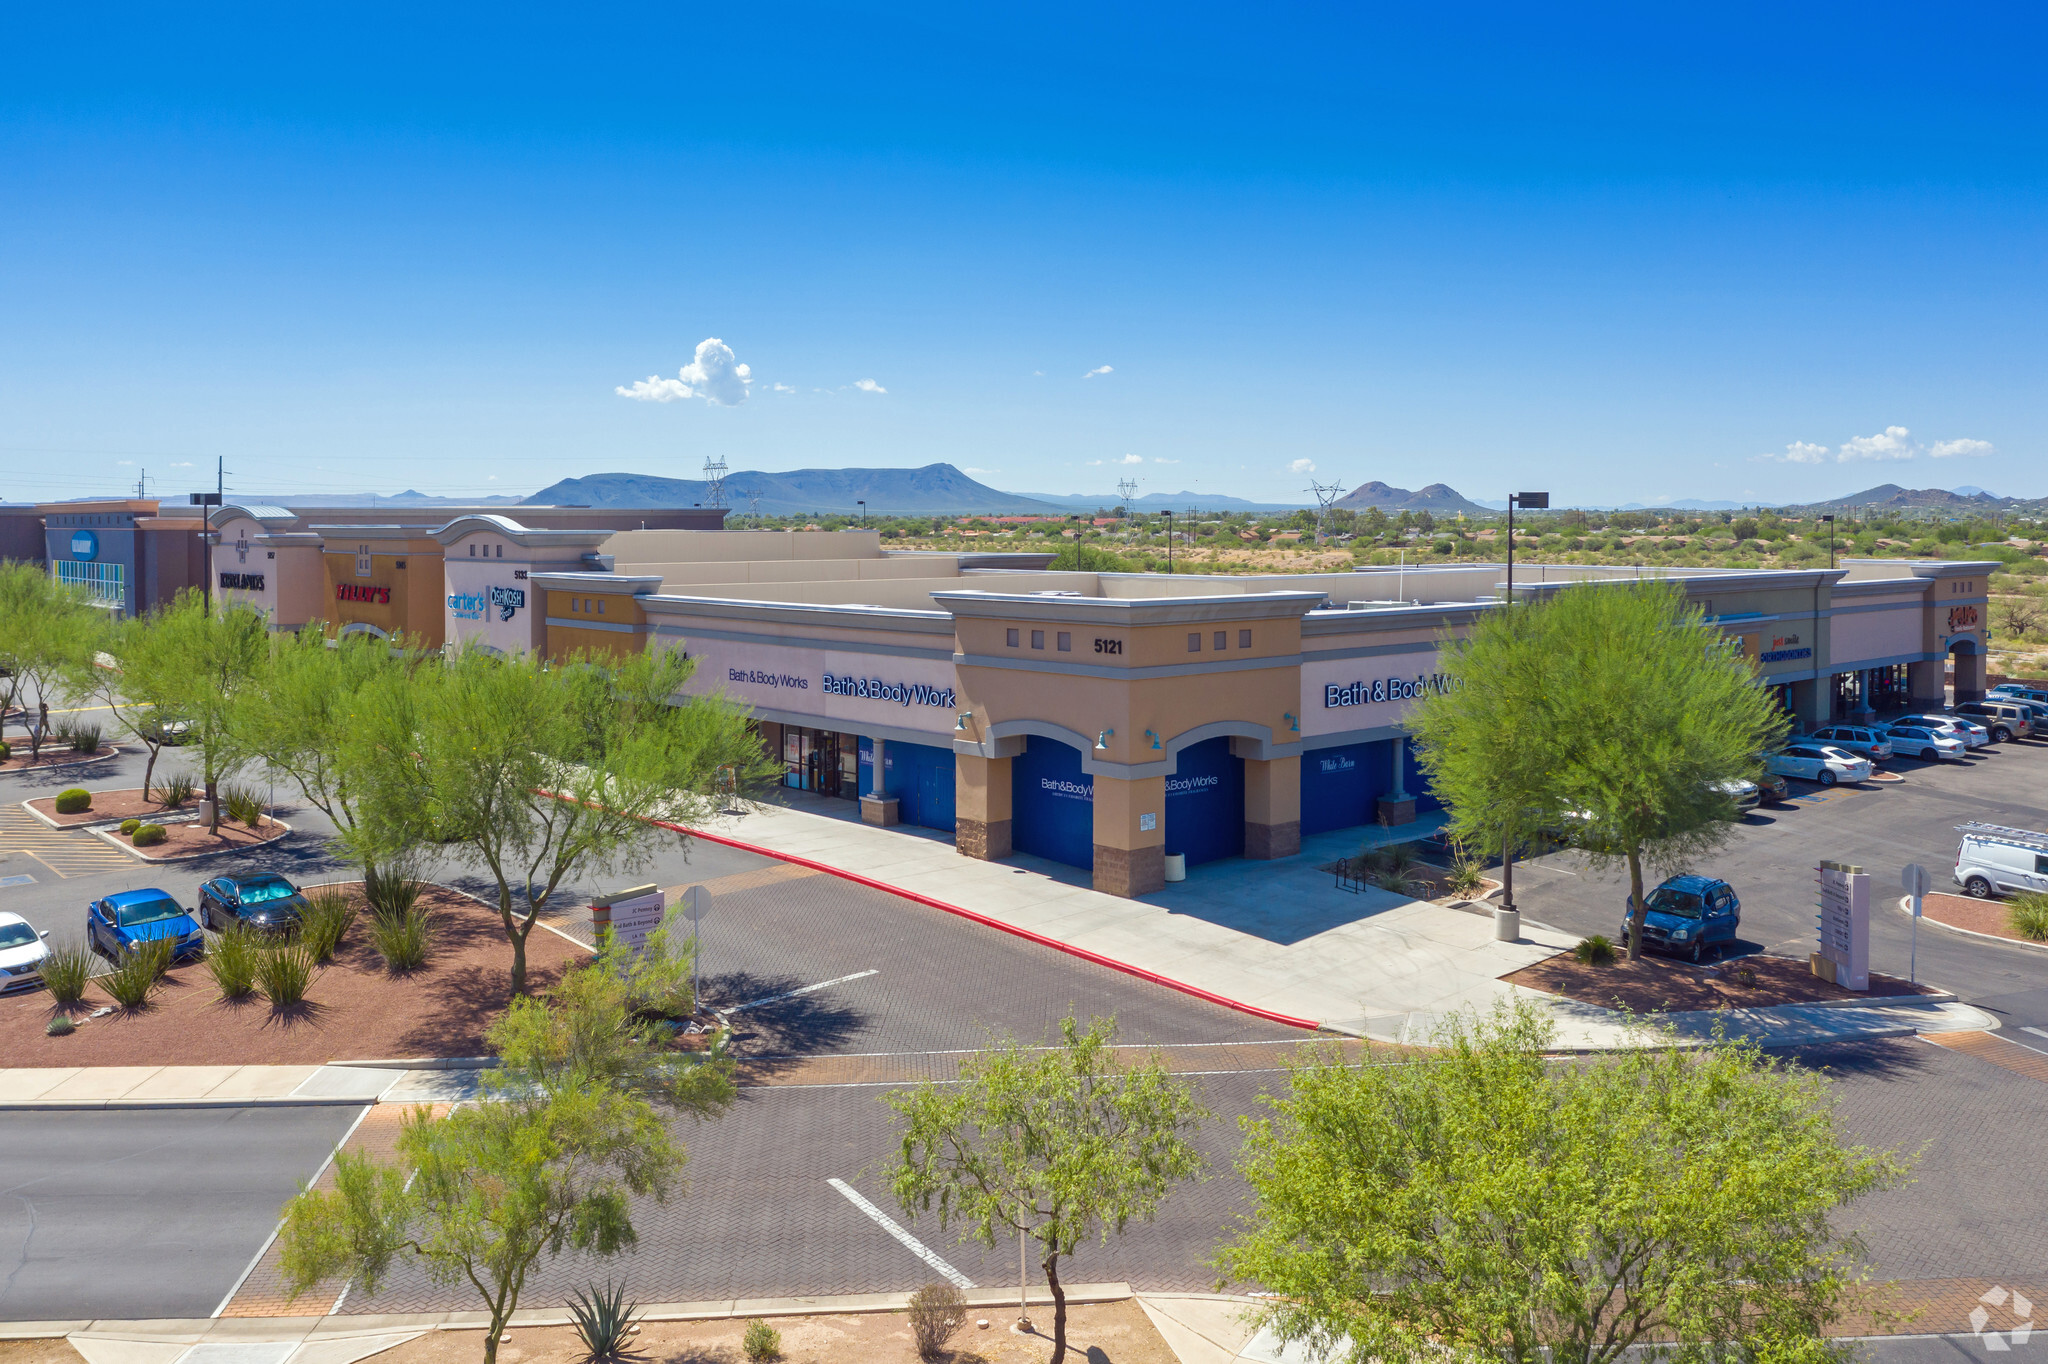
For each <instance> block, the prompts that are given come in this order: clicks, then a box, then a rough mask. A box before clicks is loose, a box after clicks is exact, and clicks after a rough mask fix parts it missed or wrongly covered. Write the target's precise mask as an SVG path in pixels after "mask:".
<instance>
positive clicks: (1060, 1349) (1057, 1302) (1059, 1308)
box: [1045, 1251, 1067, 1364]
mask: <svg viewBox="0 0 2048 1364" xmlns="http://www.w3.org/2000/svg"><path fill="white" fill-rule="evenodd" d="M1045 1286H1046V1287H1047V1288H1049V1289H1051V1290H1052V1364H1061V1361H1062V1360H1064V1359H1065V1358H1066V1357H1067V1291H1066V1290H1065V1289H1064V1288H1061V1287H1060V1254H1059V1252H1058V1251H1053V1252H1052V1253H1050V1254H1049V1255H1047V1256H1046V1257H1045Z"/></svg>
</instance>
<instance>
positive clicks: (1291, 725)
mask: <svg viewBox="0 0 2048 1364" xmlns="http://www.w3.org/2000/svg"><path fill="white" fill-rule="evenodd" d="M1280 718H1281V719H1283V720H1285V721H1286V722H1287V732H1288V733H1289V734H1299V733H1301V721H1300V720H1298V719H1296V718H1295V716H1294V713H1293V712H1292V711H1285V710H1283V711H1281V712H1280Z"/></svg>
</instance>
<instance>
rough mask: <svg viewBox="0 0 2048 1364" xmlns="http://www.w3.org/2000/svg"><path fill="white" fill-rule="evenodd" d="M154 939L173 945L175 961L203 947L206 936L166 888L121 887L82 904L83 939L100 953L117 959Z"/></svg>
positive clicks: (195, 954) (197, 953) (198, 951)
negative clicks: (83, 920) (167, 940)
mask: <svg viewBox="0 0 2048 1364" xmlns="http://www.w3.org/2000/svg"><path fill="white" fill-rule="evenodd" d="M158 938H169V939H171V940H172V941H173V942H175V943H176V944H177V945H176V946H175V947H174V948H173V949H172V951H171V955H172V957H173V958H174V959H176V960H180V961H182V960H186V959H188V958H192V957H196V956H198V955H199V954H200V953H202V952H204V951H205V950H206V935H205V934H204V933H201V932H200V931H199V921H198V920H197V919H195V918H193V917H192V916H191V915H190V914H188V913H186V912H185V907H184V906H183V905H181V904H179V903H178V902H177V901H176V900H174V899H172V898H171V896H170V894H169V893H168V892H167V891H161V890H156V889H150V890H124V891H122V892H120V893H119V894H118V895H109V896H107V897H106V898H105V899H104V900H94V901H93V902H92V903H91V904H90V905H87V906H86V910H85V940H86V941H87V942H89V943H91V944H92V947H93V950H94V951H96V952H99V953H101V954H102V955H104V956H108V957H111V958H113V959H114V960H116V961H119V960H120V959H121V958H122V957H123V956H125V955H127V954H128V953H129V952H130V951H132V950H134V948H135V947H136V946H137V945H138V944H140V943H145V942H153V941H155V940H156V939H158Z"/></svg>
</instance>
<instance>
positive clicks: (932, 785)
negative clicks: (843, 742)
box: [860, 739, 954, 830]
mask: <svg viewBox="0 0 2048 1364" xmlns="http://www.w3.org/2000/svg"><path fill="white" fill-rule="evenodd" d="M882 768H883V778H882V788H883V789H884V790H886V791H887V792H888V793H889V794H890V795H892V796H894V797H896V813H897V816H898V817H899V818H900V819H902V821H903V822H904V823H905V824H915V825H917V826H918V827H919V828H922V829H948V830H950V829H951V828H952V827H953V771H954V768H953V751H952V750H951V749H949V748H933V747H931V746H930V745H928V744H906V743H902V742H899V741H897V740H894V739H892V740H890V741H889V742H888V743H886V744H884V745H882ZM874 792H875V741H874V740H872V739H862V740H861V741H860V793H861V794H862V795H864V796H871V795H873V794H874Z"/></svg>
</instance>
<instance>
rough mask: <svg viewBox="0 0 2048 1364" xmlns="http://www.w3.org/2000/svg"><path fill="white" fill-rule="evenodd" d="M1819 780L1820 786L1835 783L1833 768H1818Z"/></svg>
mask: <svg viewBox="0 0 2048 1364" xmlns="http://www.w3.org/2000/svg"><path fill="white" fill-rule="evenodd" d="M1819 781H1820V784H1821V785H1822V786H1833V785H1834V784H1835V769H1834V768H1832V767H1823V768H1822V769H1821V770H1820V777H1819Z"/></svg>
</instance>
